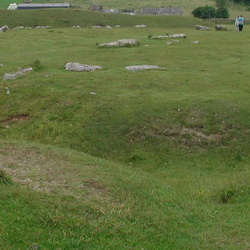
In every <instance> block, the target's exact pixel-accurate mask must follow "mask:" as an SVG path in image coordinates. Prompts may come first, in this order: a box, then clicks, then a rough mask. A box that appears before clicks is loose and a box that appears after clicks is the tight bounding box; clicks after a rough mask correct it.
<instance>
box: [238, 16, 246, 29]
mask: <svg viewBox="0 0 250 250" xmlns="http://www.w3.org/2000/svg"><path fill="white" fill-rule="evenodd" d="M244 21H245V20H244V18H243V16H240V17H239V18H238V22H239V31H242V29H243V25H244Z"/></svg>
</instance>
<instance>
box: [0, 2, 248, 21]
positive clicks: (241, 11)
mask: <svg viewBox="0 0 250 250" xmlns="http://www.w3.org/2000/svg"><path fill="white" fill-rule="evenodd" d="M22 2H23V1H22V0H17V1H15V3H17V4H19V3H22ZM57 2H58V0H32V3H57ZM60 2H61V3H70V4H71V7H72V8H74V9H78V10H84V11H86V10H88V9H89V7H90V5H91V4H92V3H93V2H91V1H82V0H72V1H67V0H60ZM10 3H13V2H11V1H10V0H1V2H0V9H7V7H8V6H9V4H10ZM98 3H99V4H102V5H103V8H104V9H127V10H133V9H141V8H157V7H162V6H164V7H168V6H174V7H181V8H182V12H183V15H184V16H192V11H193V10H194V9H195V8H197V7H200V6H205V5H209V6H215V0H189V1H186V0H178V1H177V0H176V1H174V2H173V1H172V0H165V1H163V0H157V1H154V2H153V3H152V1H148V0H143V1H124V0H119V1H118V0H116V1H112V0H109V1H105V2H98ZM227 5H228V6H227V7H228V10H229V15H230V18H231V19H234V18H235V17H236V16H239V15H244V17H245V18H247V19H249V18H250V15H249V11H248V9H247V7H245V6H243V5H237V4H234V3H232V2H231V1H228V3H227ZM16 12H17V11H16ZM18 12H19V11H18ZM9 14H10V13H9ZM12 14H13V13H11V15H12ZM0 23H1V22H0Z"/></svg>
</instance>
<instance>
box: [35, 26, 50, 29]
mask: <svg viewBox="0 0 250 250" xmlns="http://www.w3.org/2000/svg"><path fill="white" fill-rule="evenodd" d="M51 28H52V27H51V26H36V29H51Z"/></svg>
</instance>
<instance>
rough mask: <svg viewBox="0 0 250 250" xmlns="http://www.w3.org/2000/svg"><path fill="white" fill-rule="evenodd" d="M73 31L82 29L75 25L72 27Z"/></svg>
mask: <svg viewBox="0 0 250 250" xmlns="http://www.w3.org/2000/svg"><path fill="white" fill-rule="evenodd" d="M72 28H73V29H81V28H82V27H81V26H80V25H75V26H73V27H72Z"/></svg>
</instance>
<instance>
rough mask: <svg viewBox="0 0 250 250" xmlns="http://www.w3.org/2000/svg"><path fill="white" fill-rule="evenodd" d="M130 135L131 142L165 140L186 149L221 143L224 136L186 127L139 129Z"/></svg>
mask: <svg viewBox="0 0 250 250" xmlns="http://www.w3.org/2000/svg"><path fill="white" fill-rule="evenodd" d="M136 130H137V131H132V132H131V133H130V135H129V137H130V139H129V140H130V141H135V142H136V141H139V142H140V141H145V140H147V139H157V140H159V139H165V140H170V141H173V142H178V143H180V144H181V145H183V146H185V147H196V146H205V145H207V144H212V143H213V144H216V143H219V142H221V140H222V138H223V137H222V135H220V134H210V135H206V134H205V133H203V132H202V131H200V129H199V128H186V127H181V128H178V127H162V128H157V127H139V128H137V129H136Z"/></svg>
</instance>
